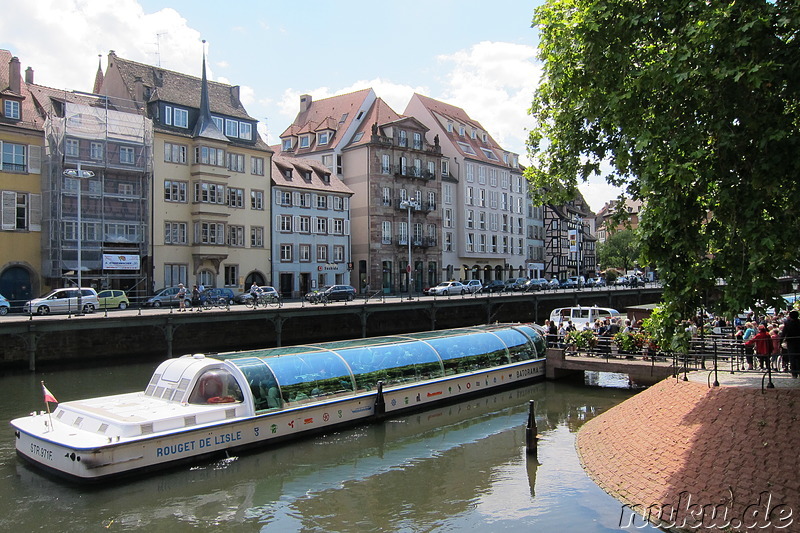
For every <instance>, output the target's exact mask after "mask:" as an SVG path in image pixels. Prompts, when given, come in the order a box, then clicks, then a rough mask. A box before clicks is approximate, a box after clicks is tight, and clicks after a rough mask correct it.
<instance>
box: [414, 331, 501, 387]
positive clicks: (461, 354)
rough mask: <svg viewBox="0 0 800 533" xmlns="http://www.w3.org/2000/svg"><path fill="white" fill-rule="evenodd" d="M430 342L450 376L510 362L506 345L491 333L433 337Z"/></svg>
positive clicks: (445, 371) (446, 373)
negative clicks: (442, 337) (441, 337)
mask: <svg viewBox="0 0 800 533" xmlns="http://www.w3.org/2000/svg"><path fill="white" fill-rule="evenodd" d="M428 342H429V343H430V344H431V345H432V346H433V347H434V349H435V350H436V351H437V352H439V355H440V356H441V357H442V361H443V363H444V373H445V375H448V376H449V375H452V374H458V373H461V372H472V371H474V370H478V369H481V368H488V367H491V366H497V365H505V364H507V363H508V362H509V360H508V352H507V351H506V347H505V345H504V344H503V342H502V341H501V340H500V339H499V338H497V337H495V336H494V335H492V334H490V333H474V334H471V335H464V336H459V337H447V338H444V339H431V340H429V341H428Z"/></svg>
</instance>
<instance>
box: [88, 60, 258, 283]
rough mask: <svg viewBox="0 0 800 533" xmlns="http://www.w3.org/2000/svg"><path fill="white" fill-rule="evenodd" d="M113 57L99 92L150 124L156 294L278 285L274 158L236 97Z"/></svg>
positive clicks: (223, 87)
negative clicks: (184, 288)
mask: <svg viewBox="0 0 800 533" xmlns="http://www.w3.org/2000/svg"><path fill="white" fill-rule="evenodd" d="M202 72H203V74H202V78H196V77H193V76H189V75H186V74H182V73H178V72H173V71H170V70H165V69H162V68H159V67H155V66H151V65H145V64H141V63H136V62H133V61H129V60H126V59H123V58H120V57H118V56H117V55H116V54H115V53H114V52H113V51H112V52H110V53H109V56H108V65H107V68H106V72H105V75H104V76H103V79H102V82H101V85H100V88H99V89H98V90H99V91H100V92H101V93H102V94H104V95H107V96H108V97H109V100H110V101H111V102H113V103H115V104H117V105H124V104H125V102H128V101H132V102H133V104H134V106H135V108H136V109H137V110H140V111H141V112H143V113H145V114H146V116H147V117H149V118H150V119H152V121H153V130H154V135H153V180H152V217H151V222H152V230H151V231H152V235H151V243H152V246H151V250H152V253H151V260H150V269H151V272H150V282H149V284H150V290H155V289H157V288H159V287H164V286H174V285H177V284H178V283H179V282H182V283H185V284H187V285H192V284H198V285H199V284H201V283H202V284H203V285H205V286H206V287H230V288H232V289H235V290H244V288H245V287H247V286H249V285H250V284H251V283H252V282H253V281H255V282H256V283H258V284H259V285H264V284H267V283H273V281H274V280H272V279H271V269H270V257H271V252H270V234H271V231H272V227H271V215H270V201H269V199H270V194H271V191H270V186H271V184H270V172H271V157H272V151H271V150H270V149H269V147H267V145H266V144H265V143H264V141H263V140H262V139H261V138H260V136H259V135H258V132H257V121H256V120H255V119H254V118H253V117H251V116H249V115H248V114H247V112H246V110H245V109H244V107H243V105H242V103H241V100H240V98H239V87H238V86H231V85H227V84H222V83H216V82H211V81H208V80H207V79H206V73H205V58H203V71H202Z"/></svg>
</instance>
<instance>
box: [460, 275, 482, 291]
mask: <svg viewBox="0 0 800 533" xmlns="http://www.w3.org/2000/svg"><path fill="white" fill-rule="evenodd" d="M464 286H465V287H466V288H467V292H468V293H470V294H475V293H476V292H481V289H482V288H483V283H482V282H481V280H479V279H471V280H469V281H468V282H466V283H465V284H464Z"/></svg>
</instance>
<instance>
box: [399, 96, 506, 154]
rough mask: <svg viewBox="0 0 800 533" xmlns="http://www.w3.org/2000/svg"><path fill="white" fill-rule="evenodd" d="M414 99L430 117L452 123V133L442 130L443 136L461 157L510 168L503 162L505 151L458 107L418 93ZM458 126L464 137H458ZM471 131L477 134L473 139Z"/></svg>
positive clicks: (478, 123)
mask: <svg viewBox="0 0 800 533" xmlns="http://www.w3.org/2000/svg"><path fill="white" fill-rule="evenodd" d="M414 98H417V99H419V101H420V102H421V103H422V105H423V106H424V107H425V108H426V109H427V110H428V112H429V113H431V115H433V116H435V115H440V116H442V117H444V118H445V119H449V120H450V121H452V122H453V126H454V127H453V131H452V132H450V133H448V132H447V129H446V128H443V129H444V135H445V137H447V138H448V139H449V140H450V143H451V144H452V145H453V146H454V147H455V148H456V149H457V150H458V151H459V152H460V153H461V155H462V156H463V157H466V158H467V159H473V160H477V161H481V162H484V163H488V164H491V165H500V166H506V167H511V166H512V161H511V160H509V162H508V163H505V162H504V160H503V154H504V153H505V152H506V150H503V148H501V147H500V145H499V144H497V142H495V140H494V139H493V138H492V136H491V135H489V133H488V132H487V131H486V130H485V129H484V127H483V126H481V124H480V122H478V121H477V120H473V119H471V118H470V117H469V115H467V113H466V111H464V110H463V109H461V108H460V107H456V106H454V105H450V104H446V103H444V102H440V101H439V100H434V99H433V98H429V97H427V96H423V95H421V94H418V93H415V94H414ZM460 124H463V125H464V126H465V128H466V132H465V134H464V135H459V132H458V125H460ZM472 129H475V130H477V131H478V132H479V134H478V135H477V136H476V138H475V139H473V138H472ZM484 132H485V133H486V142H484V141H483V133H484ZM483 150H489V152H490V153H493V154H494V156H495V157H496V159H495V158H492V157H490V156H489V155H487V153H485V152H484V151H483Z"/></svg>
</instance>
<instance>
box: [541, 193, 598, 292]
mask: <svg viewBox="0 0 800 533" xmlns="http://www.w3.org/2000/svg"><path fill="white" fill-rule="evenodd" d="M544 228H545V258H546V262H545V277H547V278H548V279H552V278H555V279H558V280H559V281H565V280H566V279H567V278H569V277H571V276H583V277H584V278H590V277H595V276H597V254H596V242H597V239H596V238H595V237H594V213H592V211H591V209H590V208H589V206H588V205H587V204H586V201H585V200H584V199H583V196H582V195H581V194H580V193H577V196H576V198H575V199H574V200H572V201H571V202H568V203H567V204H565V205H560V206H556V205H552V204H547V205H545V207H544Z"/></svg>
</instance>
